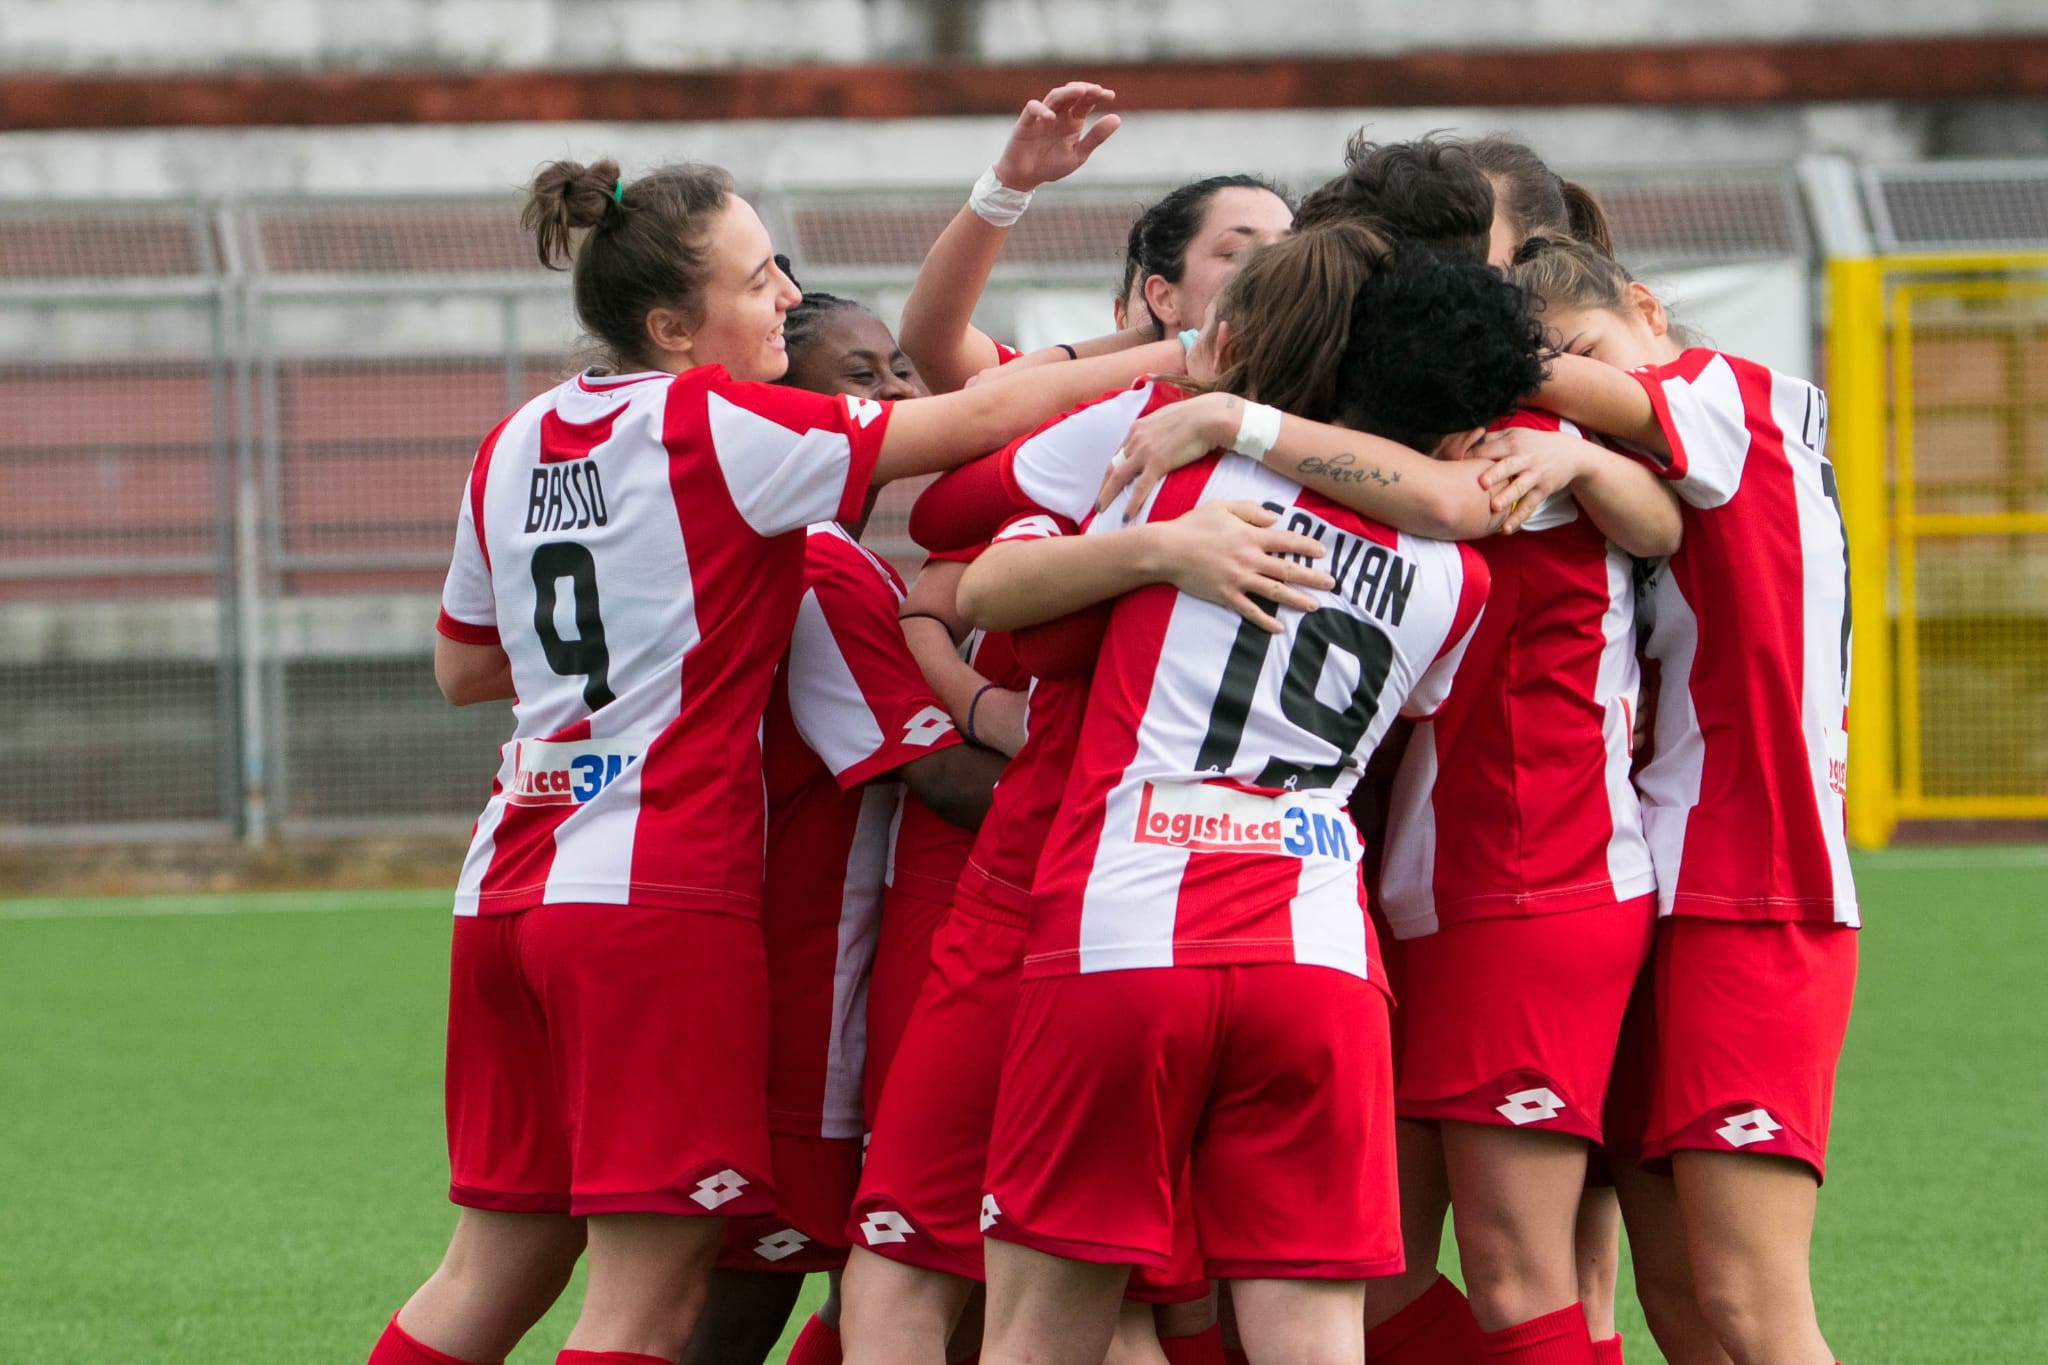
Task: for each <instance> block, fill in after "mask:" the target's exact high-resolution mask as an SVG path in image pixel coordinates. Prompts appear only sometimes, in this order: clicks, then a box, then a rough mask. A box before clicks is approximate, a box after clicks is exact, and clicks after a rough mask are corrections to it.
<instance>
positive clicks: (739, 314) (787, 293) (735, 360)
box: [688, 195, 803, 381]
mask: <svg viewBox="0 0 2048 1365" xmlns="http://www.w3.org/2000/svg"><path fill="white" fill-rule="evenodd" d="M704 245H705V251H706V254H707V255H708V256H709V258H710V266H711V270H710V278H709V279H707V280H706V281H705V284H704V293H703V297H702V308H703V317H702V318H701V320H699V321H698V323H697V325H696V326H695V327H693V328H691V329H690V345H689V352H688V358H689V362H690V363H691V364H692V365H723V366H725V368H726V371H727V373H729V374H731V375H732V377H733V378H734V379H754V380H762V381H768V380H775V379H780V378H781V377H782V372H783V371H784V370H786V369H788V368H789V356H788V354H787V352H786V351H785V349H784V347H783V343H782V315H783V314H785V313H787V312H788V311H789V310H790V309H791V308H794V307H795V306H796V302H797V300H798V299H800V298H802V297H803V296H802V295H801V294H799V293H798V292H797V287H796V285H795V284H794V283H793V282H792V281H791V280H790V278H789V276H787V275H785V274H783V273H782V270H781V268H780V267H778V266H777V265H776V264H775V252H774V248H773V246H772V245H771V244H770V242H769V240H768V229H767V228H766V227H764V226H762V223H761V216H760V215H759V214H757V213H755V212H754V206H753V205H752V204H749V203H748V202H747V201H746V200H744V199H742V198H740V197H739V196H738V195H733V196H732V197H731V198H730V199H728V200H727V201H726V205H725V208H724V209H723V210H721V211H720V213H719V214H718V216H717V217H716V218H715V219H713V220H712V222H711V225H710V227H709V229H708V230H707V231H706V233H705V243H704Z"/></svg>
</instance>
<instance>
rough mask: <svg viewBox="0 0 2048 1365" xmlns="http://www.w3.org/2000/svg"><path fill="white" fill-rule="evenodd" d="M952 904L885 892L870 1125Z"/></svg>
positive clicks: (871, 1043)
mask: <svg viewBox="0 0 2048 1365" xmlns="http://www.w3.org/2000/svg"><path fill="white" fill-rule="evenodd" d="M949 908H950V905H949V902H946V901H934V900H929V899H927V898H925V897H923V896H920V895H918V894H917V893H916V892H914V891H901V890H898V889H897V888H895V887H893V886H889V887H884V888H883V889H882V928H881V932H880V934H879V935H878V936H877V938H876V941H875V965H874V969H873V970H872V971H871V972H870V973H869V974H868V1049H867V1063H866V1066H867V1069H866V1072H865V1074H864V1075H863V1076H862V1078H861V1103H862V1105H863V1106H864V1109H865V1112H866V1114H867V1120H868V1127H870V1128H873V1127H874V1126H875V1115H876V1114H878V1113H880V1112H881V1108H882V1082H883V1080H884V1079H885V1078H886V1077H887V1076H888V1074H889V1067H890V1064H891V1063H893V1062H894V1061H895V1059H896V1049H897V1048H898V1047H899V1046H901V1045H902V1042H903V1030H904V1029H905V1028H906V1027H907V1026H908V1025H909V1023H910V1012H911V1010H912V1009H913V1008H914V1007H915V1006H916V1004H917V997H918V993H919V992H920V991H922V990H923V989H924V979H925V977H926V976H928V975H929V974H930V971H931V965H932V939H933V937H935V936H936V935H937V934H938V931H939V926H940V925H942V924H944V923H945V922H946V911H947V910H948V909H949Z"/></svg>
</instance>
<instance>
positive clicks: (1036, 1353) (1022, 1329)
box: [981, 1238, 1165, 1365]
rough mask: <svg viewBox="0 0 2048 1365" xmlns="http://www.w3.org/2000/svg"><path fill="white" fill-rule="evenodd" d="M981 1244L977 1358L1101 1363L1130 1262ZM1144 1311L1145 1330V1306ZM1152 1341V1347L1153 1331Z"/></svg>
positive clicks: (997, 1362) (1038, 1364)
mask: <svg viewBox="0 0 2048 1365" xmlns="http://www.w3.org/2000/svg"><path fill="white" fill-rule="evenodd" d="M982 1246H983V1248H984V1250H983V1253H982V1254H983V1259H984V1262H985V1264H986V1265H987V1266H988V1308H987V1325H986V1326H985V1327H984V1329H983V1340H982V1346H981V1359H982V1362H983V1365H1101V1362H1102V1361H1103V1360H1104V1358H1105V1357H1106V1356H1107V1354H1108V1352H1109V1348H1110V1343H1111V1342H1112V1341H1114V1340H1115V1339H1116V1336H1117V1324H1118V1319H1119V1318H1120V1316H1121V1315H1122V1311H1123V1295H1124V1285H1125V1284H1126V1283H1127V1282H1128V1281H1129V1280H1130V1276H1131V1268H1130V1267H1129V1266H1127V1265H1097V1264H1095V1263H1094V1262H1092V1261H1070V1260H1068V1259H1067V1258H1066V1257H1064V1256H1048V1255H1046V1254H1045V1253H1044V1252H1042V1251H1034V1250H1032V1249H1031V1248H1030V1247H1024V1246H1018V1245H1017V1244H1016V1243H1014V1242H999V1241H996V1240H995V1239H994V1238H989V1239H987V1240H986V1241H984V1242H983V1243H982ZM1145 1317H1146V1322H1145V1328H1146V1330H1147V1331H1150V1330H1151V1314H1150V1313H1149V1312H1148V1313H1147V1314H1146V1315H1145ZM1152 1349H1153V1350H1154V1351H1157V1350H1158V1349H1159V1339H1158V1337H1157V1336H1156V1335H1155V1336H1154V1337H1153V1339H1152ZM1164 1358H1165V1357H1164V1356H1161V1357H1159V1359H1162V1360H1163V1359H1164Z"/></svg>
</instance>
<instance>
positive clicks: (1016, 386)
mask: <svg viewBox="0 0 2048 1365" xmlns="http://www.w3.org/2000/svg"><path fill="white" fill-rule="evenodd" d="M1185 363H1186V352H1185V351H1184V350H1183V349H1182V347H1181V344H1180V342H1178V341H1155V342H1152V343H1151V344H1149V345H1145V346H1135V347H1132V348H1131V349H1130V350H1127V351H1118V352H1116V353H1115V354H1112V355H1105V356H1098V357H1095V358H1093V359H1090V360H1077V361H1074V362H1073V363H1071V364H1067V365H1045V366H1041V367H1040V368H1038V369H1035V370H1027V371H1025V372H1023V373H1021V374H1015V375H1007V374H1006V375H999V376H997V377H995V378H993V379H990V380H989V381H988V382H987V383H983V384H976V385H975V386H974V387H973V388H971V389H962V390H961V391H960V392H958V393H946V394H940V395H938V396H937V397H935V398H906V399H904V400H903V401H901V402H899V403H897V404H896V405H895V409H894V411H893V412H892V413H891V414H890V417H889V427H888V430H887V431H886V432H885V433H884V434H883V437H882V449H881V458H880V459H878V460H877V461H876V463H875V472H874V475H873V481H874V482H875V483H887V482H889V481H890V480H891V479H904V478H909V477H911V476H912V475H916V474H931V473H935V472H936V471H938V470H941V469H951V468H953V467H954V466H955V465H961V464H965V463H967V461H969V460H972V459H974V458H976V457H977V456H980V455H985V454H987V453H988V452H989V451H991V450H995V449H998V448H1000V447H1001V446H1003V445H1006V444H1008V443H1009V442H1010V441H1011V440H1013V439H1015V438H1016V437H1018V436H1021V435H1023V434H1024V433H1025V432H1027V431H1029V430H1031V429H1032V428H1033V427H1035V426H1037V425H1039V424H1040V423H1041V422H1044V421H1047V420H1048V419H1050V418H1053V417H1056V416H1058V415H1059V414H1060V413H1063V412H1065V411H1066V410H1067V409H1069V408H1071V407H1075V406H1077V405H1079V404H1081V403H1083V402H1086V401H1087V400H1088V399H1090V398H1096V397H1099V396H1100V395H1102V394H1104V393H1106V392H1108V391H1109V390H1112V389H1121V388H1125V387H1128V386H1129V385H1130V384H1131V383H1132V382H1133V381H1134V380H1137V379H1140V378H1143V377H1144V376H1146V375H1150V374H1177V373H1179V372H1180V370H1181V368H1182V366H1183V365H1184V364H1185Z"/></svg>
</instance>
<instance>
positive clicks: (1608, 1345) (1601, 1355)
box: [1593, 1332, 1621, 1365]
mask: <svg viewBox="0 0 2048 1365" xmlns="http://www.w3.org/2000/svg"><path fill="white" fill-rule="evenodd" d="M1593 1365H1621V1333H1619V1332H1616V1333H1615V1334H1614V1335H1613V1336H1611V1337H1609V1338H1607V1339H1606V1340H1605V1341H1596V1342H1594V1343H1593Z"/></svg>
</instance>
